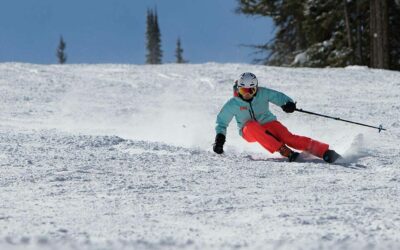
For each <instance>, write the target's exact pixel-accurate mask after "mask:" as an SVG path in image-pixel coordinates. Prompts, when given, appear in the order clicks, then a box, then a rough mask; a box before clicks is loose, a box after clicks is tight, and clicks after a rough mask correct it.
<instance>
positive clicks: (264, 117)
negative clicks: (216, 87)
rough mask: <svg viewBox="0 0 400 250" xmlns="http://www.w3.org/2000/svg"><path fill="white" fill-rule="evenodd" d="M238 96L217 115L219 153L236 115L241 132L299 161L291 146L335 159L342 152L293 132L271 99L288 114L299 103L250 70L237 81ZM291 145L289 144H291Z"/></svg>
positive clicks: (249, 140) (216, 144)
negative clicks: (260, 82)
mask: <svg viewBox="0 0 400 250" xmlns="http://www.w3.org/2000/svg"><path fill="white" fill-rule="evenodd" d="M234 95H235V96H234V97H232V98H231V99H230V100H228V102H226V103H225V105H224V106H223V107H222V109H221V111H220V112H219V114H218V116H217V121H216V123H217V126H216V128H215V131H216V133H217V135H216V137H215V143H214V146H213V150H214V152H215V153H217V154H222V153H223V152H224V150H223V146H224V143H225V136H226V129H227V127H228V126H229V123H230V122H231V120H232V119H233V117H235V119H236V122H237V125H238V128H239V134H240V135H241V136H242V137H243V138H244V139H245V140H246V141H248V142H258V143H260V144H261V146H263V147H264V148H265V149H267V150H268V151H269V152H271V153H274V152H277V151H279V153H280V154H281V155H282V156H284V157H287V158H288V159H289V161H295V160H296V158H297V157H298V156H299V153H298V152H295V151H293V150H292V149H290V148H289V147H291V148H294V149H297V150H301V151H306V152H308V153H310V154H312V155H315V156H317V157H319V158H322V159H324V160H325V161H326V162H329V163H332V162H335V161H336V160H337V159H338V158H339V157H340V155H339V154H337V153H336V152H335V151H334V150H331V149H329V145H328V144H326V143H323V142H319V141H316V140H314V139H311V138H308V137H305V136H299V135H294V134H292V133H291V132H290V131H289V130H288V129H287V128H286V127H285V126H284V125H282V123H280V122H279V121H277V119H276V116H275V115H273V114H272V113H271V111H270V110H269V102H272V103H273V104H275V105H278V106H280V107H281V108H282V109H283V111H285V112H286V113H293V112H294V111H295V110H296V103H295V102H294V101H293V100H292V99H291V98H290V97H288V96H286V95H285V94H283V93H281V92H278V91H275V90H272V89H269V88H264V87H259V86H258V80H257V77H256V76H255V75H254V74H253V73H250V72H246V73H243V74H241V75H240V78H239V80H237V81H236V82H235V86H234ZM288 146H289V147H288Z"/></svg>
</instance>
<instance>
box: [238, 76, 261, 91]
mask: <svg viewBox="0 0 400 250" xmlns="http://www.w3.org/2000/svg"><path fill="white" fill-rule="evenodd" d="M257 86H258V80H257V77H256V75H254V74H253V73H250V72H245V73H243V74H241V75H240V78H239V80H238V87H239V88H255V87H257Z"/></svg>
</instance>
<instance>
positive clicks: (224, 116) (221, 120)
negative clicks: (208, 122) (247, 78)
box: [215, 102, 235, 135]
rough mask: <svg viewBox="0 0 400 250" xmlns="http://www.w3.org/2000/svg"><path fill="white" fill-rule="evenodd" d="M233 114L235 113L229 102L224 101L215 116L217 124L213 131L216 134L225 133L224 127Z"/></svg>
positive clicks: (226, 126) (225, 127) (227, 124)
mask: <svg viewBox="0 0 400 250" xmlns="http://www.w3.org/2000/svg"><path fill="white" fill-rule="evenodd" d="M234 115H235V114H234V113H233V112H232V107H231V105H230V102H227V103H225V105H224V106H223V107H222V109H221V111H220V112H219V114H218V116H217V121H216V123H217V126H216V127H215V132H216V133H217V134H223V135H226V129H227V128H228V126H229V123H230V122H231V121H232V119H233V116H234Z"/></svg>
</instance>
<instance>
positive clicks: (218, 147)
mask: <svg viewBox="0 0 400 250" xmlns="http://www.w3.org/2000/svg"><path fill="white" fill-rule="evenodd" d="M224 143H225V135H223V134H217V136H215V143H214V146H213V150H214V152H215V153H217V154H222V153H223V152H224Z"/></svg>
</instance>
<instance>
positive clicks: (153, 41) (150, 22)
mask: <svg viewBox="0 0 400 250" xmlns="http://www.w3.org/2000/svg"><path fill="white" fill-rule="evenodd" d="M65 48H66V43H65V41H64V38H63V37H62V36H61V37H60V41H59V44H58V47H57V52H56V56H57V60H58V63H60V64H64V63H66V61H67V55H66V53H65ZM146 50H147V54H146V63H147V64H161V63H162V56H163V52H162V50H161V32H160V27H159V25H158V16H157V11H155V10H150V9H148V10H147V22H146ZM175 57H176V63H187V62H188V61H187V60H185V59H184V58H183V49H182V46H181V40H180V38H178V40H177V44H176V50H175Z"/></svg>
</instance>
